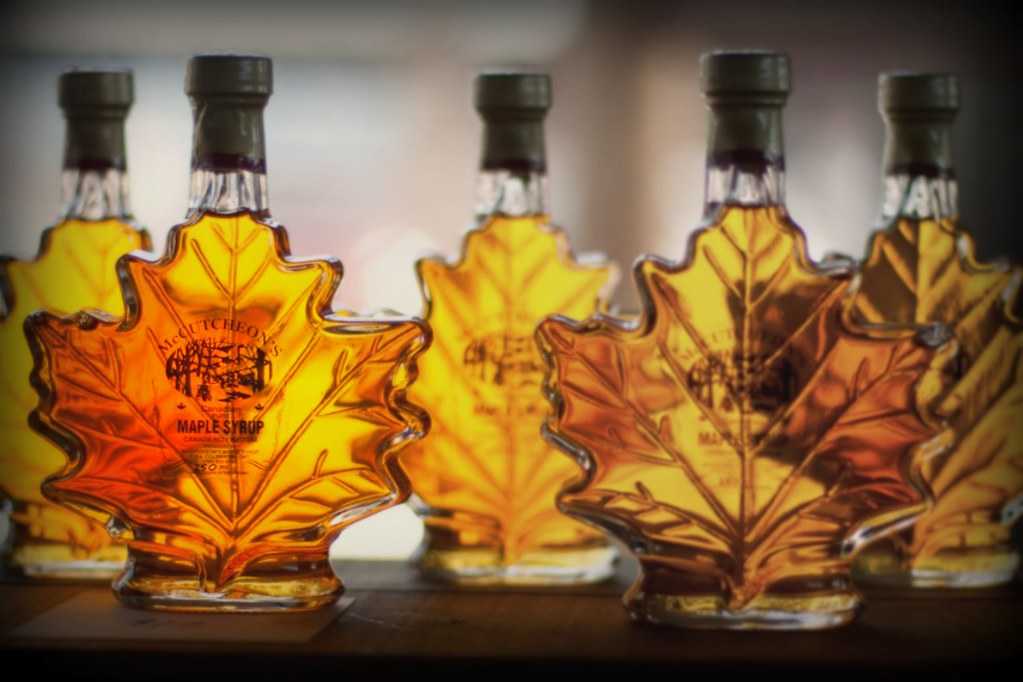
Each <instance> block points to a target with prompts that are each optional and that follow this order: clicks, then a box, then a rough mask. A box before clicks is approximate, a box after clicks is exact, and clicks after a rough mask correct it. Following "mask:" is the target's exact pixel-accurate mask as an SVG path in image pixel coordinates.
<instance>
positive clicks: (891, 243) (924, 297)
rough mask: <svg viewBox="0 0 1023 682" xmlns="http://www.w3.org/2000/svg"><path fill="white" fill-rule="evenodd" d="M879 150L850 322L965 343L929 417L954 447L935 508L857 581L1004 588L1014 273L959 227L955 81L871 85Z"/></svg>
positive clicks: (936, 481)
mask: <svg viewBox="0 0 1023 682" xmlns="http://www.w3.org/2000/svg"><path fill="white" fill-rule="evenodd" d="M879 104H880V110H881V114H882V116H883V117H884V120H885V126H886V130H887V139H886V141H885V152H884V187H885V199H884V205H883V207H882V210H881V219H880V229H879V230H878V232H877V233H876V234H875V235H874V236H873V238H872V240H871V244H870V249H869V252H868V256H867V259H866V261H865V262H864V264H863V268H862V270H863V275H862V277H863V281H862V284H861V286H860V290H859V292H858V293H857V295H856V298H855V300H854V307H853V316H854V318H855V320H856V321H857V322H859V323H866V324H869V325H871V326H872V327H873V328H874V329H875V331H876V330H881V331H884V330H887V329H897V328H899V327H903V326H906V325H912V324H923V323H928V322H940V323H944V324H946V325H947V326H948V327H950V328H951V329H952V330H953V332H954V334H955V336H956V339H957V340H958V342H959V345H960V358H959V362H958V364H957V366H956V368H955V373H954V375H953V379H954V384H953V385H952V386H951V387H950V389H949V391H948V393H947V394H944V395H941V396H939V397H938V399H937V400H936V402H935V405H934V408H935V411H936V412H937V413H938V414H939V415H940V416H941V417H943V418H945V419H948V420H949V422H950V424H951V425H952V427H953V429H954V430H955V445H954V446H953V447H952V448H951V449H949V451H948V452H947V453H945V454H944V455H943V456H942V457H940V458H937V459H934V460H932V461H930V462H928V465H927V467H926V469H925V472H924V473H925V480H926V482H927V484H928V487H929V488H930V491H931V495H932V496H933V498H934V499H933V506H932V507H931V508H930V509H929V510H928V511H927V513H926V514H924V515H923V516H922V517H920V519H919V520H918V521H917V522H916V524H914V526H913V527H912V529H909V530H906V531H905V532H903V533H900V534H899V535H897V536H893V537H892V538H890V539H889V540H887V541H885V542H883V543H878V544H877V545H874V546H872V547H871V548H870V549H869V550H868V551H867V552H864V553H863V554H862V555H860V557H859V558H858V560H857V563H856V566H855V568H856V572H855V576H856V577H857V579H860V580H863V581H866V582H880V583H888V584H899V585H913V586H919V587H978V586H986V585H998V584H1002V583H1007V582H1010V581H1011V580H1012V579H1013V576H1014V575H1015V573H1016V569H1017V567H1018V565H1019V552H1018V550H1017V549H1016V548H1014V547H1013V544H1012V541H1011V538H1010V533H1011V530H1012V525H1013V523H1014V522H1015V521H1016V520H1018V519H1019V517H1020V514H1021V512H1023V504H1021V500H1023V438H1021V434H1020V430H1019V428H1017V427H1016V425H1015V421H1016V420H1017V419H1018V417H1019V408H1020V405H1021V404H1023V379H1021V377H1020V375H1019V367H1020V366H1021V363H1020V355H1019V348H1020V345H1021V344H1023V336H1021V335H1020V331H1021V328H1020V324H1019V320H1018V319H1016V318H1015V317H1014V316H1013V314H1012V312H1011V310H1010V307H1011V302H1012V299H1013V297H1014V296H1016V295H1018V294H1017V292H1018V288H1019V283H1020V278H1021V271H1020V269H1018V268H1016V269H1010V268H1009V267H1008V266H1005V265H999V264H983V263H979V262H978V261H977V259H976V256H975V255H974V242H973V239H972V237H971V236H970V234H969V232H967V231H966V230H965V229H963V228H962V227H961V226H960V224H959V211H958V206H957V203H956V200H957V191H956V174H955V170H954V165H953V162H952V151H951V149H952V145H951V132H952V124H953V122H954V119H955V116H956V113H957V111H958V109H959V85H958V81H957V79H956V78H955V76H952V75H949V74H928V73H902V72H900V73H888V74H882V75H881V76H880V79H879Z"/></svg>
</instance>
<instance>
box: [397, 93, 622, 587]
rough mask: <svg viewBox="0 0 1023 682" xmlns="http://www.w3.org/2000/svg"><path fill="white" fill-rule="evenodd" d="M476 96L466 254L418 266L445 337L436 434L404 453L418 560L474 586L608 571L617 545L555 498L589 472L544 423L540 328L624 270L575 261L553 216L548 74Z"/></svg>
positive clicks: (431, 378) (438, 358)
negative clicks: (478, 148)
mask: <svg viewBox="0 0 1023 682" xmlns="http://www.w3.org/2000/svg"><path fill="white" fill-rule="evenodd" d="M475 102H476V108H477V110H478V111H479V113H480V115H481V117H482V118H483V121H484V128H483V155H482V164H481V173H480V177H479V191H478V195H477V206H476V221H477V226H476V228H475V229H474V230H472V231H470V232H469V233H468V234H467V235H466V237H465V238H464V241H463V246H462V255H461V258H460V259H459V260H458V262H454V263H452V262H445V261H444V260H441V259H440V258H429V259H423V260H421V261H419V263H418V264H417V270H418V275H419V279H420V284H421V287H422V290H423V298H424V302H425V314H424V316H425V317H426V318H427V320H428V321H429V322H430V325H431V328H432V329H433V333H434V345H433V346H432V347H431V349H430V351H428V352H427V353H426V354H425V355H424V356H423V360H422V363H421V367H422V376H421V378H420V380H419V381H418V382H417V383H416V385H415V387H414V388H413V389H412V395H413V398H414V399H415V400H416V401H417V402H418V403H420V404H423V405H429V407H430V417H431V423H432V427H431V432H430V436H429V438H428V439H427V440H425V441H423V442H422V443H421V444H418V445H417V446H415V447H414V448H410V450H409V451H408V452H407V453H405V454H403V455H402V464H403V466H404V467H405V469H406V471H408V473H409V477H410V478H411V480H412V487H413V490H414V492H415V495H416V497H415V498H414V500H415V501H416V503H417V504H416V506H417V508H418V510H419V512H420V514H421V515H422V517H423V518H424V521H425V525H426V537H425V539H424V543H423V546H422V547H421V550H420V554H419V557H418V561H419V566H420V568H421V570H422V571H423V572H424V574H426V575H427V576H430V577H433V578H437V579H441V580H445V581H451V582H456V583H463V584H486V585H501V584H505V585H508V584H539V585H544V584H566V583H584V582H594V581H598V580H601V579H603V578H606V577H607V576H609V575H610V574H611V571H612V569H613V562H614V558H615V551H614V549H613V548H612V547H611V546H610V545H609V544H608V541H607V539H606V538H605V536H604V535H603V533H601V532H600V531H599V530H597V529H594V528H591V527H589V526H586V525H584V524H582V523H579V522H578V521H574V520H572V519H570V518H568V517H567V516H565V515H564V514H562V513H561V512H560V511H559V510H558V509H557V507H556V506H555V502H554V496H555V493H556V492H557V491H558V490H559V489H560V488H561V486H562V485H564V484H565V483H566V482H567V481H568V480H570V479H572V478H573V477H576V476H577V475H578V470H577V469H576V467H575V465H574V464H573V463H572V462H571V461H570V460H568V459H567V458H566V457H564V455H562V454H561V453H559V452H557V451H555V450H554V449H553V448H551V447H550V446H548V445H547V444H546V443H544V441H543V440H542V439H541V437H540V434H539V432H538V425H539V421H540V417H541V415H542V414H543V408H544V405H543V395H542V394H541V392H540V385H541V382H542V379H543V368H542V365H541V361H540V357H539V354H538V352H537V349H536V346H535V343H534V340H533V333H534V331H535V328H536V324H537V323H538V322H539V321H540V320H541V319H543V317H544V316H546V315H548V314H551V313H556V312H561V313H564V314H568V315H588V314H590V313H592V312H594V311H597V310H601V309H603V307H604V304H605V302H606V296H607V295H608V293H609V291H610V288H611V286H612V285H613V281H614V279H615V270H614V268H613V266H612V265H611V264H609V263H607V262H605V261H604V260H603V259H601V258H599V257H593V258H590V259H588V260H586V261H585V262H584V261H583V260H576V259H575V257H574V256H573V255H572V254H571V252H570V251H569V247H568V241H567V239H566V237H565V235H564V234H563V233H562V232H561V231H560V230H558V229H556V228H554V227H552V226H551V225H550V223H549V218H548V209H547V185H546V183H547V161H546V156H545V148H544V135H543V120H544V117H545V116H546V114H547V111H548V109H549V107H550V104H551V86H550V79H549V77H548V76H546V75H544V74H533V73H496V74H484V75H481V76H479V77H478V78H477V80H476V93H475Z"/></svg>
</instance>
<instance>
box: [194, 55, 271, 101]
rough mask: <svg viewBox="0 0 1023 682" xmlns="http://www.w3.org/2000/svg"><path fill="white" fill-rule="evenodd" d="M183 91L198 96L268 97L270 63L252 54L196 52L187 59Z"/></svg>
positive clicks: (267, 58)
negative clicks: (198, 53)
mask: <svg viewBox="0 0 1023 682" xmlns="http://www.w3.org/2000/svg"><path fill="white" fill-rule="evenodd" d="M185 93H186V94H188V95H192V96H197V97H215V96H227V97H230V96H232V95H234V96H237V95H243V96H244V95H252V96H258V97H269V96H270V95H271V93H273V62H272V61H271V60H270V58H269V57H258V56H255V55H237V54H200V55H196V56H194V57H192V58H191V59H190V60H189V61H188V72H187V74H186V76H185Z"/></svg>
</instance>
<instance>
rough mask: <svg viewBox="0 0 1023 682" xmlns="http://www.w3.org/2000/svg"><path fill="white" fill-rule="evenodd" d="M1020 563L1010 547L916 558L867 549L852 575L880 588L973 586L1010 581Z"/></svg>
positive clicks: (857, 580) (1002, 583) (993, 584)
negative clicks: (921, 558) (906, 557)
mask: <svg viewBox="0 0 1023 682" xmlns="http://www.w3.org/2000/svg"><path fill="white" fill-rule="evenodd" d="M1019 565H1020V559H1019V553H1017V552H1016V551H1015V550H1013V549H1011V548H1004V549H991V548H984V549H983V550H982V551H977V550H972V551H970V550H967V551H945V552H939V553H938V554H936V555H934V556H932V557H928V558H927V559H923V560H919V559H918V560H916V561H913V560H911V559H902V558H900V557H899V556H898V555H896V554H894V553H893V552H890V551H884V550H879V551H873V552H871V551H870V550H869V549H868V550H867V551H866V552H864V553H863V554H861V555H860V556H859V557H857V559H856V561H855V563H854V564H853V571H852V576H853V579H854V580H855V581H856V582H859V583H862V584H865V585H877V586H880V587H900V588H904V587H919V588H949V589H970V588H979V587H996V586H998V585H1006V584H1008V583H1011V582H1012V581H1013V580H1014V579H1015V577H1016V572H1017V571H1018V570H1019Z"/></svg>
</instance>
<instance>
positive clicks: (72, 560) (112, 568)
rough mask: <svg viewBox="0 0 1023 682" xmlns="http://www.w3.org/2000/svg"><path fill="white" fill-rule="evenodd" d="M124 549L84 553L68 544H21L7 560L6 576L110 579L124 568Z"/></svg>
mask: <svg viewBox="0 0 1023 682" xmlns="http://www.w3.org/2000/svg"><path fill="white" fill-rule="evenodd" d="M125 557H126V553H125V549H124V547H123V546H120V545H116V546H111V547H105V548H103V549H101V550H98V551H96V552H93V553H91V554H88V555H86V556H82V555H81V553H80V552H79V553H76V552H75V551H73V550H72V548H71V547H70V546H68V545H61V544H56V543H46V542H42V543H30V544H22V545H18V546H16V547H15V548H14V550H13V552H12V553H11V555H10V556H9V557H7V558H6V560H5V565H4V576H5V577H7V578H13V579H22V580H33V581H34V580H40V581H45V580H52V581H68V582H83V581H96V582H108V583H109V582H110V581H111V580H113V579H114V578H116V577H117V575H118V574H120V572H121V571H123V570H124V562H125Z"/></svg>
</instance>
